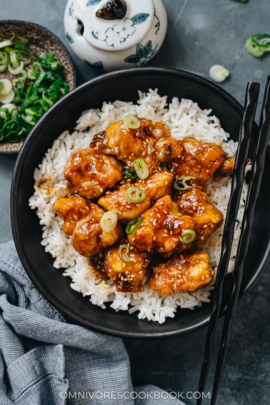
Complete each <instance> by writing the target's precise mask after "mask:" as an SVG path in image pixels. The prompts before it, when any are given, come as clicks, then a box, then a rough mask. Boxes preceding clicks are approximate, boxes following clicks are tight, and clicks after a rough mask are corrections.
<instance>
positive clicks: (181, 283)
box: [149, 250, 213, 297]
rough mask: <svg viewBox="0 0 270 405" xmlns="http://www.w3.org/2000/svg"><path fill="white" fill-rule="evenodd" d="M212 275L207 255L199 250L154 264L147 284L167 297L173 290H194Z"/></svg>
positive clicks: (208, 280) (208, 281)
mask: <svg viewBox="0 0 270 405" xmlns="http://www.w3.org/2000/svg"><path fill="white" fill-rule="evenodd" d="M212 277H213V270H212V268H211V262H210V259H209V256H208V255H207V253H205V252H203V251H202V250H201V251H196V252H194V253H192V254H188V255H180V256H178V255H176V256H174V257H173V258H172V259H171V260H169V261H167V262H164V263H160V264H158V265H156V266H154V267H153V268H152V273H151V276H150V280H149V284H150V288H151V289H152V290H154V291H157V292H158V293H159V294H160V295H162V296H165V297H167V296H169V295H171V294H172V293H173V292H182V291H196V290H197V289H198V288H201V287H204V286H205V285H207V284H209V283H210V281H211V280H212Z"/></svg>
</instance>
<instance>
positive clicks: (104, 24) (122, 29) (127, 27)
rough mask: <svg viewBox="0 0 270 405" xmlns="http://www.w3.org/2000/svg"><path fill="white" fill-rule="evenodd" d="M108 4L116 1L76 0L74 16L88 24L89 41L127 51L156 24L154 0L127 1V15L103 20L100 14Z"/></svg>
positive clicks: (87, 38)
mask: <svg viewBox="0 0 270 405" xmlns="http://www.w3.org/2000/svg"><path fill="white" fill-rule="evenodd" d="M107 3H112V4H113V3H114V0H109V1H108V0H75V1H74V15H75V17H76V18H77V19H78V20H80V21H81V22H82V23H83V25H84V33H83V36H84V38H85V39H86V41H88V42H89V43H90V44H91V45H93V46H95V47H96V48H99V49H103V50H105V51H123V50H124V49H128V48H130V47H132V46H134V45H136V44H138V43H139V42H141V40H142V39H143V38H144V37H145V35H146V34H147V32H148V31H149V29H150V28H151V26H152V22H153V18H154V5H153V1H152V0H126V5H127V10H126V13H125V16H124V17H123V18H122V19H114V20H107V19H106V20H105V19H101V18H99V17H97V15H96V13H97V12H98V11H99V10H100V9H101V8H102V7H104V6H105V5H106V4H107ZM112 4H110V6H111V5H112Z"/></svg>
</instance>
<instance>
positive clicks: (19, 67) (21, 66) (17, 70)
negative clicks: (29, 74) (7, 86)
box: [8, 62, 24, 76]
mask: <svg viewBox="0 0 270 405" xmlns="http://www.w3.org/2000/svg"><path fill="white" fill-rule="evenodd" d="M23 66H24V64H23V62H21V63H20V65H19V66H18V67H16V68H15V69H12V66H11V65H8V71H9V73H11V74H12V75H14V76H16V75H19V74H20V73H22V71H23Z"/></svg>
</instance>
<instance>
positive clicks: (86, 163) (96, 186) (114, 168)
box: [65, 148, 122, 200]
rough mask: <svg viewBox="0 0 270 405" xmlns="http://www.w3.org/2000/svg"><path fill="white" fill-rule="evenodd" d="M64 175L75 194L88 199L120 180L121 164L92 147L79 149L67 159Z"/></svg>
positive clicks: (95, 196) (97, 195)
mask: <svg viewBox="0 0 270 405" xmlns="http://www.w3.org/2000/svg"><path fill="white" fill-rule="evenodd" d="M65 177H66V179H67V180H69V181H70V182H71V183H72V184H73V186H74V188H75V191H76V193H77V194H79V195H80V196H82V197H85V198H87V199H88V200H90V199H92V198H97V197H99V196H100V195H101V194H102V193H103V191H104V190H105V189H106V188H108V187H113V186H114V185H115V184H116V183H117V182H118V181H120V180H121V178H122V165H121V163H120V162H118V161H117V160H116V159H115V158H114V157H113V156H108V155H105V154H104V153H101V152H99V151H96V150H94V149H93V148H86V149H79V150H78V151H76V152H75V153H73V154H72V155H71V156H70V158H69V159H68V162H67V165H66V167H65Z"/></svg>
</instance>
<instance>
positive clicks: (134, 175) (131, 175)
mask: <svg viewBox="0 0 270 405" xmlns="http://www.w3.org/2000/svg"><path fill="white" fill-rule="evenodd" d="M133 173H134V172H127V173H126V174H125V176H126V177H127V178H128V179H132V180H134V179H136V178H137V177H138V176H137V174H136V173H134V174H133Z"/></svg>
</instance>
